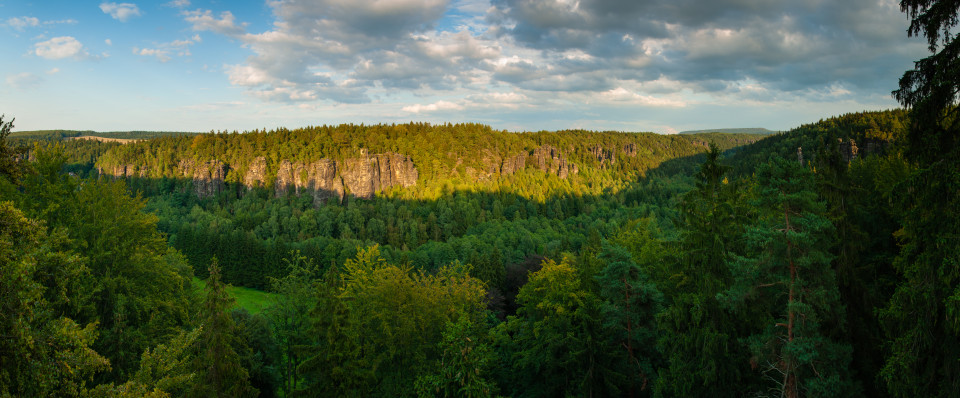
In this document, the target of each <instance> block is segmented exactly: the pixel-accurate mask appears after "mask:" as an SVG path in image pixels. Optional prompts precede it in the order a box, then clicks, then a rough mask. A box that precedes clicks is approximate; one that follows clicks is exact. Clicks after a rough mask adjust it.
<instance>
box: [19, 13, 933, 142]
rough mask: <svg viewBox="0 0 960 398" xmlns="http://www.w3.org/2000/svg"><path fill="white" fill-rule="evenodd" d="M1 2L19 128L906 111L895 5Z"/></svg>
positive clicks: (903, 48)
mask: <svg viewBox="0 0 960 398" xmlns="http://www.w3.org/2000/svg"><path fill="white" fill-rule="evenodd" d="M165 1H166V0H161V1H155V2H154V1H151V2H146V1H137V2H129V3H128V2H102V1H84V0H69V1H58V0H44V1H28V0H15V1H9V0H0V53H2V54H4V55H3V57H2V59H3V61H2V62H0V113H2V114H5V115H6V117H5V118H4V120H10V118H16V121H15V128H14V130H15V131H23V130H41V129H71V130H96V131H127V130H151V131H201V132H202V131H211V130H216V131H223V130H228V131H234V130H236V131H247V130H253V129H264V128H266V129H272V128H277V127H287V128H296V127H304V126H309V125H324V124H327V125H330V124H340V123H356V124H359V123H365V124H373V123H405V122H409V121H416V122H420V121H422V122H430V123H447V122H450V123H459V122H476V123H483V124H487V125H490V126H492V127H493V128H494V129H504V130H510V131H539V130H561V129H587V130H614V131H652V132H658V133H675V132H677V131H683V130H697V129H709V128H734V127H765V128H769V129H772V130H787V129H790V128H793V127H797V126H799V125H801V124H803V123H812V122H816V121H818V120H820V119H824V118H828V117H831V116H835V115H840V114H843V113H848V112H858V111H863V110H883V109H890V108H895V107H897V106H898V105H897V103H896V102H895V101H894V100H893V99H892V97H891V95H890V92H891V91H892V90H894V89H896V88H897V81H898V79H899V77H900V76H901V75H902V74H903V72H904V71H905V70H907V69H910V68H912V67H913V61H915V60H917V59H920V58H922V57H925V56H926V55H927V50H926V45H925V43H924V42H923V40H922V39H920V38H915V37H914V38H909V37H907V34H906V29H907V26H908V24H909V19H908V17H907V16H906V15H905V14H902V13H901V12H900V9H899V5H898V3H897V2H896V1H894V0H844V1H836V0H276V1H274V0H269V1H237V0H232V1H226V0H210V1H205V0H172V1H166V2H165Z"/></svg>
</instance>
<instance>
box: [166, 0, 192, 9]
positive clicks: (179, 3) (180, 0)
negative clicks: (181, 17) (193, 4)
mask: <svg viewBox="0 0 960 398" xmlns="http://www.w3.org/2000/svg"><path fill="white" fill-rule="evenodd" d="M164 5H165V6H167V7H176V8H185V7H190V0H173V1H171V2H169V3H166V4H164Z"/></svg>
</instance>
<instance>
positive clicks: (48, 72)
mask: <svg viewBox="0 0 960 398" xmlns="http://www.w3.org/2000/svg"><path fill="white" fill-rule="evenodd" d="M57 73H60V68H53V69H50V70H48V71H47V74H48V75H55V74H57Z"/></svg>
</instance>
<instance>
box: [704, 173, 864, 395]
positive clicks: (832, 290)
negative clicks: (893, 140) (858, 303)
mask: <svg viewBox="0 0 960 398" xmlns="http://www.w3.org/2000/svg"><path fill="white" fill-rule="evenodd" d="M757 183H758V195H757V200H756V205H757V207H759V208H760V209H761V210H762V211H763V214H762V215H761V218H760V219H759V220H758V221H759V222H758V223H757V224H756V225H754V226H752V227H750V228H748V230H747V235H746V236H747V245H748V249H752V253H751V254H752V255H750V256H746V257H744V256H736V257H735V260H734V261H732V262H731V271H732V273H733V276H734V281H733V283H732V284H731V287H730V289H728V290H727V291H726V292H723V293H721V294H720V298H721V300H722V301H724V302H726V303H727V304H728V305H729V306H730V307H731V308H733V309H734V310H736V311H741V312H759V313H760V314H761V315H762V316H761V318H760V320H761V323H760V324H758V325H756V326H757V329H756V331H755V333H753V334H752V335H751V336H749V337H748V338H747V339H745V342H746V343H747V345H748V346H749V348H750V352H751V354H752V355H753V356H752V358H751V361H752V364H753V365H754V366H755V367H756V368H757V369H758V370H760V372H761V373H762V374H763V375H764V377H765V379H766V380H767V381H768V383H767V386H766V387H765V388H764V389H765V390H766V391H761V392H773V393H776V394H779V395H781V396H785V397H791V398H792V397H800V396H811V397H814V396H816V397H824V396H834V397H844V396H850V395H852V394H856V393H858V392H859V390H858V389H857V386H856V384H855V383H853V382H852V380H851V377H850V375H849V371H848V366H849V363H850V354H851V348H850V346H849V345H847V344H844V343H841V342H837V341H835V340H833V339H831V338H830V337H829V335H828V333H826V332H825V331H827V330H834V329H836V328H842V327H843V323H844V319H843V304H842V303H841V302H840V296H839V291H838V288H837V283H836V278H835V275H834V272H833V270H832V268H831V264H830V260H831V255H830V254H829V250H830V245H831V244H832V238H833V226H832V225H831V224H830V222H829V221H828V220H827V219H826V218H824V217H823V216H822V214H823V213H824V211H825V210H824V205H823V203H822V202H820V201H819V200H818V199H817V194H816V191H815V190H814V187H813V176H812V174H811V172H810V171H809V170H807V169H805V168H804V167H802V166H801V165H800V164H799V163H798V162H795V161H787V160H784V159H782V158H779V157H777V158H774V159H772V160H771V161H770V162H769V163H766V164H762V165H761V166H760V167H758V169H757Z"/></svg>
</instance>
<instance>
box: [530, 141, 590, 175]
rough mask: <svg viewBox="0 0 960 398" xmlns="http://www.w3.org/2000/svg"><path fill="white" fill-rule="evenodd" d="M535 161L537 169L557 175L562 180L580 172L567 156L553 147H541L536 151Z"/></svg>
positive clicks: (534, 153)
mask: <svg viewBox="0 0 960 398" xmlns="http://www.w3.org/2000/svg"><path fill="white" fill-rule="evenodd" d="M533 159H534V162H535V163H536V165H537V169H539V170H540V171H543V172H545V173H550V174H555V175H556V176H557V177H560V178H567V177H568V176H569V175H571V174H577V173H578V172H580V170H579V169H578V168H577V165H575V164H573V163H570V162H568V161H567V158H566V156H563V154H561V153H560V150H559V149H557V148H556V147H554V146H552V145H541V146H540V147H539V148H537V149H534V150H533Z"/></svg>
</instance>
